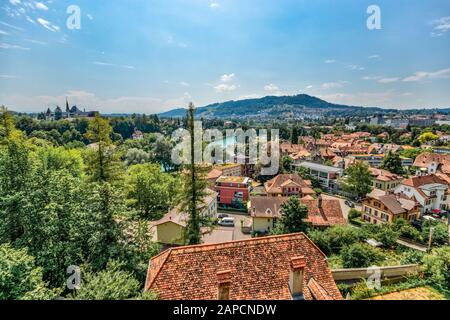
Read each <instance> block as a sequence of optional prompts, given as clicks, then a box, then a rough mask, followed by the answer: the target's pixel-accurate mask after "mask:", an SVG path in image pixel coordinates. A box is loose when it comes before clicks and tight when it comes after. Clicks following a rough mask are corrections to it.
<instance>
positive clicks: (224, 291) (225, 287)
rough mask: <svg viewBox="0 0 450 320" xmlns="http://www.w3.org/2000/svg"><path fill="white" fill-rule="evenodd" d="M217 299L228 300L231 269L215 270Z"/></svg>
mask: <svg viewBox="0 0 450 320" xmlns="http://www.w3.org/2000/svg"><path fill="white" fill-rule="evenodd" d="M217 282H218V294H217V298H218V300H230V286H231V270H225V271H219V272H217Z"/></svg>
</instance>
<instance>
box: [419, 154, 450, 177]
mask: <svg viewBox="0 0 450 320" xmlns="http://www.w3.org/2000/svg"><path fill="white" fill-rule="evenodd" d="M432 163H436V165H438V171H441V172H442V173H445V174H447V175H450V155H449V154H437V153H421V154H419V155H418V156H417V158H416V160H415V161H414V166H415V167H419V168H425V167H428V166H429V165H430V164H432Z"/></svg>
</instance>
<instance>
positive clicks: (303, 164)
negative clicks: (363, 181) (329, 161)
mask: <svg viewBox="0 0 450 320" xmlns="http://www.w3.org/2000/svg"><path fill="white" fill-rule="evenodd" d="M297 166H299V167H305V168H308V169H313V170H316V171H322V172H334V173H339V172H342V171H343V170H342V169H341V168H336V167H331V166H326V165H324V164H320V163H314V162H308V161H303V162H301V163H299V164H298V165H297Z"/></svg>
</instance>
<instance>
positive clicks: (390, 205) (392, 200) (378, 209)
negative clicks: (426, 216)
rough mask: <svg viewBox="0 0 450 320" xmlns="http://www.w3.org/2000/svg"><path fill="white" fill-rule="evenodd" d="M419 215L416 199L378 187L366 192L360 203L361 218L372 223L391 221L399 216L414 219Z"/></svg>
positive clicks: (409, 219)
mask: <svg viewBox="0 0 450 320" xmlns="http://www.w3.org/2000/svg"><path fill="white" fill-rule="evenodd" d="M419 216H420V209H419V204H418V203H417V202H416V201H414V200H409V199H406V198H403V197H401V196H399V195H396V194H392V193H387V192H386V191H383V190H379V189H374V190H372V192H371V193H369V194H367V196H366V198H365V199H364V200H363V204H362V219H363V220H364V221H366V222H370V223H373V224H384V223H391V222H394V221H395V220H396V219H399V218H402V219H405V220H406V221H414V220H417V219H419Z"/></svg>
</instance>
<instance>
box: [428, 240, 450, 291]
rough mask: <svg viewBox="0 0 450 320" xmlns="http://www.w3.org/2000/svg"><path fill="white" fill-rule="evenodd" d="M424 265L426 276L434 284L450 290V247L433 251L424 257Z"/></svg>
mask: <svg viewBox="0 0 450 320" xmlns="http://www.w3.org/2000/svg"><path fill="white" fill-rule="evenodd" d="M422 263H423V270H424V273H425V275H426V276H427V278H428V279H430V280H431V282H432V283H433V284H435V285H437V286H439V287H441V288H443V289H446V290H450V247H441V248H436V249H433V251H432V252H431V254H427V255H425V256H424V257H423V259H422Z"/></svg>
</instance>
